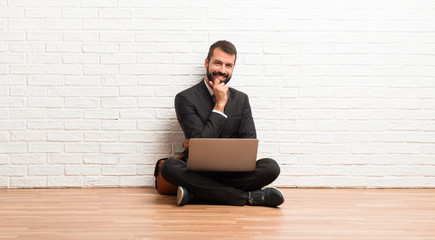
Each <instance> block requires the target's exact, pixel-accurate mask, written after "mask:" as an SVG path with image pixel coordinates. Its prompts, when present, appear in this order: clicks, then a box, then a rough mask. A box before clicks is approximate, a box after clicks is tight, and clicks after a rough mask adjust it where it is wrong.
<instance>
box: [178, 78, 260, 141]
mask: <svg viewBox="0 0 435 240" xmlns="http://www.w3.org/2000/svg"><path fill="white" fill-rule="evenodd" d="M229 91H230V92H229V99H228V103H227V105H226V106H225V110H224V113H225V114H226V115H227V116H228V118H225V117H224V116H222V115H221V114H219V113H215V112H212V110H213V108H214V105H215V103H214V101H213V98H212V97H211V96H210V93H209V91H208V89H207V87H206V86H205V83H204V80H201V81H200V82H199V83H198V84H196V85H195V86H193V87H191V88H188V89H186V90H184V91H182V92H180V93H178V94H177V96H175V111H176V113H177V119H178V122H179V123H180V125H181V128H182V129H183V132H184V136H185V137H186V138H188V139H189V138H256V137H257V134H256V131H255V124H254V119H253V118H252V113H251V106H250V105H249V99H248V95H246V94H245V93H243V92H240V91H237V90H236V89H233V88H229Z"/></svg>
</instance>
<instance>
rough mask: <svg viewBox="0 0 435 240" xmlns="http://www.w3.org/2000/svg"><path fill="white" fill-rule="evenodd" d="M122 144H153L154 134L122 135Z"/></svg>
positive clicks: (120, 136) (120, 137)
mask: <svg viewBox="0 0 435 240" xmlns="http://www.w3.org/2000/svg"><path fill="white" fill-rule="evenodd" d="M119 139H120V141H121V142H141V143H143V142H153V139H154V134H152V133H121V134H120V135H119Z"/></svg>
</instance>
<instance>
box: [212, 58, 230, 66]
mask: <svg viewBox="0 0 435 240" xmlns="http://www.w3.org/2000/svg"><path fill="white" fill-rule="evenodd" d="M213 62H214V63H222V61H221V60H219V59H215V60H214V61H213ZM225 65H227V66H231V67H232V66H234V64H233V63H227V64H225Z"/></svg>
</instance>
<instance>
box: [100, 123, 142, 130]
mask: <svg viewBox="0 0 435 240" xmlns="http://www.w3.org/2000/svg"><path fill="white" fill-rule="evenodd" d="M136 125H137V124H136V120H103V121H102V122H101V129H103V130H106V131H120V130H124V131H125V130H136Z"/></svg>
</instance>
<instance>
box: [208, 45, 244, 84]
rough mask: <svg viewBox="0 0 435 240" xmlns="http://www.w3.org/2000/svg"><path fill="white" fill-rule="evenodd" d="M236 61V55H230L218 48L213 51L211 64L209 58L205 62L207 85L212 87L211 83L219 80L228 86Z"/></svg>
mask: <svg viewBox="0 0 435 240" xmlns="http://www.w3.org/2000/svg"><path fill="white" fill-rule="evenodd" d="M235 60H236V56H235V55H230V54H228V53H226V52H224V51H222V50H221V49H220V48H216V49H215V50H214V51H213V56H212V57H211V59H210V62H209V61H208V59H207V58H206V59H205V62H204V67H205V69H207V75H206V77H207V83H208V84H209V85H210V83H209V81H212V82H214V80H215V79H217V80H219V81H221V82H224V83H225V84H227V83H228V82H229V81H230V79H231V76H232V75H233V69H234V62H235ZM210 87H212V86H210Z"/></svg>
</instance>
